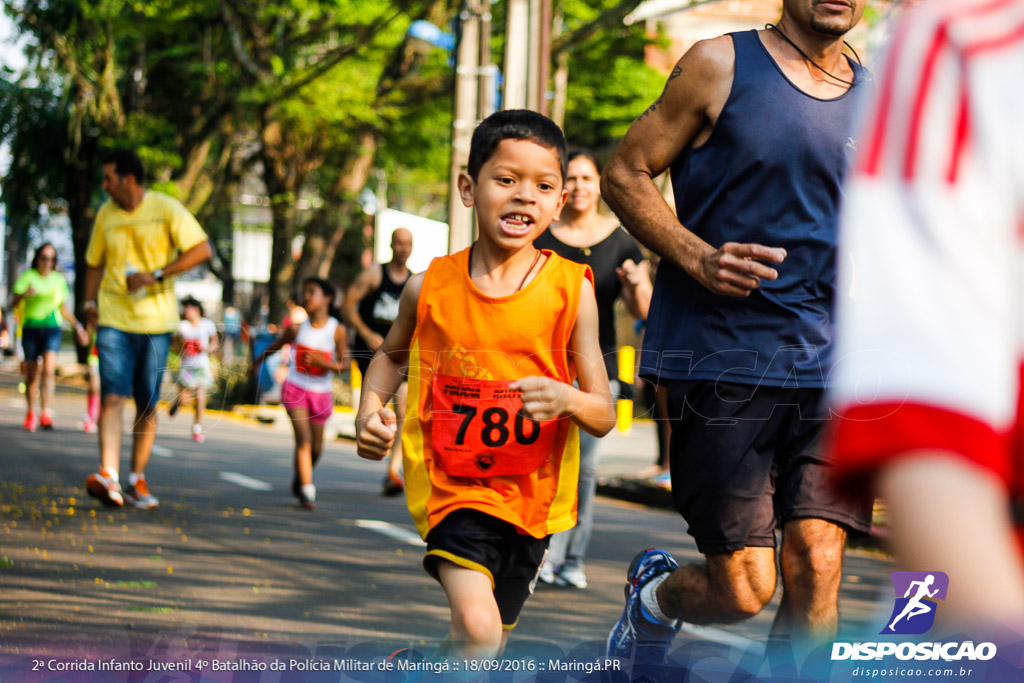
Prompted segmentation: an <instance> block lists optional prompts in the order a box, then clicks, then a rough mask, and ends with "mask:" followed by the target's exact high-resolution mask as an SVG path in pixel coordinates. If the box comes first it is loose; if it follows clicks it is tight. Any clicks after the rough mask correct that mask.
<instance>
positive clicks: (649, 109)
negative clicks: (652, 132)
mask: <svg viewBox="0 0 1024 683" xmlns="http://www.w3.org/2000/svg"><path fill="white" fill-rule="evenodd" d="M664 101H665V96H664V95H662V96H661V97H659V98H658V99H656V100H655V101H654V104H652V105H651V106H649V107H647V109H645V110H644V113H643V114H640V116H638V117H637V119H636V120H637V121H640V120H643V119H644V117H646V116H647V115H648V114H652V113H654V112H656V111H657V110H658V107H660V106H661V105H662V103H663V102H664Z"/></svg>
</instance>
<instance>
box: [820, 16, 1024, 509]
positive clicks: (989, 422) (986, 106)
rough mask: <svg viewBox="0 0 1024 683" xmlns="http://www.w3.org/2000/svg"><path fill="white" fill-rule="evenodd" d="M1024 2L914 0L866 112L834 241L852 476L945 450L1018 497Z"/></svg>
mask: <svg viewBox="0 0 1024 683" xmlns="http://www.w3.org/2000/svg"><path fill="white" fill-rule="evenodd" d="M1022 81H1024V0H957V1H954V0H938V1H931V0H925V1H924V2H922V3H921V4H920V5H919V6H918V7H917V8H915V9H914V10H912V11H911V12H909V13H908V15H907V16H906V17H905V18H904V20H903V22H902V23H901V25H900V26H899V27H898V29H897V31H896V33H895V34H894V36H893V41H892V43H891V47H890V50H889V55H888V58H887V61H886V62H885V64H884V66H883V68H882V69H881V70H880V77H879V83H878V84H877V88H876V89H875V94H874V100H873V102H872V103H871V105H870V106H869V107H868V109H867V110H866V115H865V121H864V124H865V128H864V131H863V134H862V135H861V140H860V143H859V150H860V152H859V158H858V161H857V164H856V168H855V171H854V173H853V174H851V178H850V181H849V183H848V186H847V195H846V200H845V201H846V204H845V208H844V212H843V222H842V229H841V237H840V252H839V253H840V255H839V258H840V263H839V266H840V289H839V292H840V297H839V301H838V318H837V320H838V323H837V324H838V330H837V335H838V347H837V354H836V359H837V360H836V365H835V368H834V370H833V376H832V377H833V379H834V382H833V387H834V389H833V393H832V401H833V407H834V410H835V412H836V413H837V414H838V416H839V418H840V419H838V420H836V421H835V430H834V437H835V438H834V442H833V443H834V446H835V450H836V459H837V465H838V473H839V475H840V480H841V482H842V483H844V484H852V483H854V482H855V481H856V480H858V479H861V478H862V477H864V476H866V475H870V474H871V473H872V472H873V471H874V470H875V469H877V467H878V466H879V465H880V464H882V463H883V462H885V461H886V460H888V459H890V458H892V457H894V456H897V455H899V454H903V453H907V452H912V451H921V450H929V451H934V450H939V451H945V452H952V453H956V454H958V455H960V456H962V457H964V458H966V459H968V460H970V461H972V462H975V463H978V464H980V465H982V466H984V467H986V468H989V469H991V470H992V471H994V472H995V473H996V474H997V475H998V476H999V477H1001V478H1002V479H1003V480H1004V481H1005V482H1006V483H1007V485H1008V486H1009V487H1011V488H1012V489H1014V490H1017V491H1021V490H1022V489H1024V487H1022V485H1021V481H1022V478H1021V473H1022V472H1024V457H1022V456H1024V448H1022V443H1024V441H1022V439H1021V424H1022V411H1021V378H1022V373H1021V367H1022V360H1024V231H1022V226H1024V222H1022V218H1024V129H1022V127H1021V126H1022V125H1024V82H1022Z"/></svg>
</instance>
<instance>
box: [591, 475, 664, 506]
mask: <svg viewBox="0 0 1024 683" xmlns="http://www.w3.org/2000/svg"><path fill="white" fill-rule="evenodd" d="M597 493H598V495H602V496H606V497H608V498H616V499H618V500H624V501H626V502H629V503H637V504H639V505H646V506H648V507H654V508H662V509H666V510H675V505H674V504H673V502H672V491H671V490H670V489H666V488H663V487H661V486H657V485H655V484H652V483H651V482H650V480H648V479H634V478H630V477H607V478H601V479H598V480H597Z"/></svg>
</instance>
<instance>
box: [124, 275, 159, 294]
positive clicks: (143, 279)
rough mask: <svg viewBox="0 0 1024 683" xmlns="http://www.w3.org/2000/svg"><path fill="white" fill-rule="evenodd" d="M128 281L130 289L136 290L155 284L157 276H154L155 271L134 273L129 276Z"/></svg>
mask: <svg viewBox="0 0 1024 683" xmlns="http://www.w3.org/2000/svg"><path fill="white" fill-rule="evenodd" d="M127 283H128V291H129V292H135V291H136V290H138V289H140V288H142V287H147V286H149V285H155V284H156V278H155V277H153V273H132V274H131V275H129V276H128V279H127Z"/></svg>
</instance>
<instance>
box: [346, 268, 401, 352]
mask: <svg viewBox="0 0 1024 683" xmlns="http://www.w3.org/2000/svg"><path fill="white" fill-rule="evenodd" d="M406 280H408V277H407V278H406ZM404 288H405V280H402V281H401V282H395V281H394V280H392V279H391V277H390V276H389V275H388V269H387V266H381V267H380V287H378V288H377V289H375V290H374V291H372V292H370V293H369V294H367V295H366V296H364V297H363V298H362V300H360V302H359V306H358V308H357V310H358V311H359V317H360V318H362V319H363V322H364V323H366V326H367V327H369V328H370V329H371V330H373V331H374V332H376V333H377V334H379V335H380V336H382V337H385V336H387V333H388V331H389V330H390V329H391V326H392V325H393V324H394V323H395V319H396V318H397V317H398V302H399V300H400V299H401V298H402V290H403V289H404ZM353 336H354V337H355V339H354V340H353V343H352V348H353V350H355V351H369V350H370V347H369V346H367V345H366V342H365V341H363V338H362V336H361V335H359V334H356V335H353Z"/></svg>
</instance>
